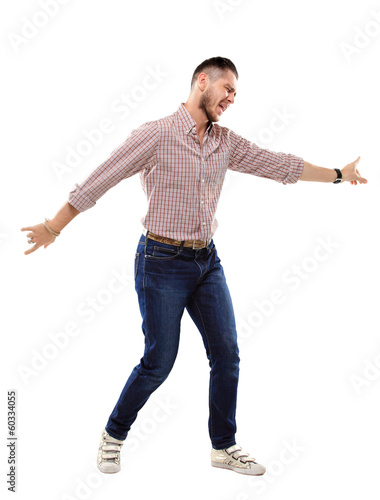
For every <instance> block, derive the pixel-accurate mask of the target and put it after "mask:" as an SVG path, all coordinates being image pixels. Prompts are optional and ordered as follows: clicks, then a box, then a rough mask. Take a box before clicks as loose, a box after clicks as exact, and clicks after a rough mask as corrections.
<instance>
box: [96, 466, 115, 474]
mask: <svg viewBox="0 0 380 500" xmlns="http://www.w3.org/2000/svg"><path fill="white" fill-rule="evenodd" d="M97 466H98V469H99V470H100V472H103V474H116V472H120V469H121V468H120V467H119V468H118V469H117V470H115V469H114V470H106V469H102V466H101V465H99V464H97Z"/></svg>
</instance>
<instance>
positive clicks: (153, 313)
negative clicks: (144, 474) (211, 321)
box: [106, 252, 188, 439]
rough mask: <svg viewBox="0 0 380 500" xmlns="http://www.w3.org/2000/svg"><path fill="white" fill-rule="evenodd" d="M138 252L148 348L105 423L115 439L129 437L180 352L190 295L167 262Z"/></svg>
mask: <svg viewBox="0 0 380 500" xmlns="http://www.w3.org/2000/svg"><path fill="white" fill-rule="evenodd" d="M136 255H138V256H139V257H138V258H139V264H138V268H137V269H136V291H137V294H138V300H139V307H140V312H141V316H142V319H143V321H142V330H143V333H144V336H145V349H144V356H143V357H142V358H141V360H140V363H139V364H138V365H137V366H135V368H134V369H133V371H132V373H131V375H130V377H129V378H128V380H127V382H126V384H125V386H124V388H123V390H122V392H121V394H120V397H119V400H118V401H117V403H116V406H115V408H114V409H113V411H112V413H111V415H110V417H109V420H108V423H107V425H106V430H107V432H108V433H109V434H110V435H111V436H113V437H115V438H116V439H125V438H126V436H127V433H128V431H129V429H130V427H131V425H132V423H133V422H134V421H135V419H136V417H137V413H138V411H139V410H140V409H141V408H142V407H143V405H144V404H145V403H146V401H147V400H148V398H149V396H150V395H151V394H152V393H153V392H154V391H155V390H156V389H157V388H158V387H159V386H160V385H161V384H162V383H163V382H164V380H165V379H166V378H167V377H168V375H169V373H170V371H171V369H172V367H173V365H174V362H175V359H176V356H177V352H178V345H179V337H180V322H181V318H182V315H183V311H184V309H185V305H186V301H187V298H188V294H186V293H183V292H181V290H179V289H177V290H176V286H178V283H177V282H176V280H173V277H170V276H169V275H168V274H166V273H165V272H163V271H164V268H165V263H164V262H161V261H158V260H157V262H156V261H154V260H151V261H149V264H148V265H146V261H145V258H144V253H143V252H141V253H138V254H136ZM167 265H169V264H167ZM156 271H157V272H156Z"/></svg>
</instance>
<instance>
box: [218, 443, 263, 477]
mask: <svg viewBox="0 0 380 500" xmlns="http://www.w3.org/2000/svg"><path fill="white" fill-rule="evenodd" d="M211 465H212V466H213V467H220V468H222V469H230V470H233V471H235V472H240V474H249V475H251V476H261V475H263V474H264V472H265V467H264V466H263V465H261V464H258V463H257V462H256V459H255V458H252V457H250V456H249V454H248V453H245V452H244V451H242V449H241V446H238V445H237V444H234V445H233V446H230V447H229V448H226V449H224V450H215V449H214V448H213V449H212V450H211Z"/></svg>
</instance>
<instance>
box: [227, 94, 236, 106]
mask: <svg viewBox="0 0 380 500" xmlns="http://www.w3.org/2000/svg"><path fill="white" fill-rule="evenodd" d="M227 101H228V102H229V103H230V104H233V103H234V102H235V96H234V95H233V93H232V92H229V93H228V94H227Z"/></svg>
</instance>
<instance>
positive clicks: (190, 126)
mask: <svg viewBox="0 0 380 500" xmlns="http://www.w3.org/2000/svg"><path fill="white" fill-rule="evenodd" d="M178 115H179V118H180V121H181V123H182V125H183V128H184V131H185V132H186V133H187V134H191V133H194V134H196V126H197V123H196V121H195V120H194V119H193V117H192V116H191V114H190V113H189V111H188V110H187V109H186V107H185V103H183V102H182V103H181V105H180V107H179V108H178ZM212 127H213V124H212V122H209V123H208V125H207V128H206V132H208V133H210V132H211V130H212Z"/></svg>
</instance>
